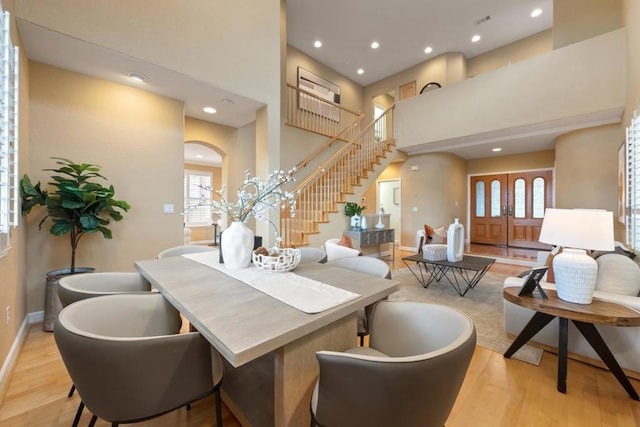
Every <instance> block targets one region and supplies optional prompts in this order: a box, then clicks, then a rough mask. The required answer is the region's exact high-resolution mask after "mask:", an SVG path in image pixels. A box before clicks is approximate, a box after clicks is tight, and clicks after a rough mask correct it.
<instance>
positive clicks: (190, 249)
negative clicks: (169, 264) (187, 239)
mask: <svg viewBox="0 0 640 427" xmlns="http://www.w3.org/2000/svg"><path fill="white" fill-rule="evenodd" d="M217 250H218V248H216V247H213V246H204V245H182V246H174V247H172V248H168V249H165V250H163V251H162V252H160V253H159V254H158V258H167V257H172V256H180V255H184V254H195V253H198V252H213V251H217Z"/></svg>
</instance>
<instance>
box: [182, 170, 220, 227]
mask: <svg viewBox="0 0 640 427" xmlns="http://www.w3.org/2000/svg"><path fill="white" fill-rule="evenodd" d="M212 184H213V174H212V173H211V172H203V171H195V170H185V171H184V206H185V209H184V212H185V219H184V221H185V223H186V225H187V226H197V225H211V224H212V222H213V216H212V214H213V212H212V208H211V206H210V205H208V204H207V205H203V206H199V205H200V204H201V202H202V200H206V199H209V198H210V197H211V194H210V192H209V191H206V190H204V189H203V188H202V187H209V188H211V186H212Z"/></svg>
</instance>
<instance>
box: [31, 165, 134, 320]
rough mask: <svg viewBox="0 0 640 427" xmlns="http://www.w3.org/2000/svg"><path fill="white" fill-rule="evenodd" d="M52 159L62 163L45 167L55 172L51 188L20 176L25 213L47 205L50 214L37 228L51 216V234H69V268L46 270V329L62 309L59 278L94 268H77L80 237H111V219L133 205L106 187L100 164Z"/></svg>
mask: <svg viewBox="0 0 640 427" xmlns="http://www.w3.org/2000/svg"><path fill="white" fill-rule="evenodd" d="M53 159H54V160H56V164H57V165H59V167H58V168H57V169H44V171H50V172H52V175H51V181H50V182H49V183H48V184H49V185H50V186H51V187H52V190H51V191H47V189H42V188H41V185H40V182H38V183H36V184H35V185H34V184H33V183H32V182H31V179H30V178H29V177H28V176H27V175H25V176H24V177H23V178H22V179H21V180H20V196H21V198H22V214H23V215H27V214H28V213H29V212H31V209H32V208H34V207H35V206H44V207H45V208H46V210H47V214H46V215H45V217H44V218H42V220H41V221H40V223H39V224H38V228H39V229H42V224H43V223H44V222H45V221H46V220H47V219H50V220H51V227H50V228H49V232H50V233H51V234H53V235H54V236H64V235H69V245H70V249H71V254H70V255H71V265H70V268H65V269H61V270H55V271H50V272H49V273H47V289H46V292H47V295H46V300H47V301H46V303H45V330H51V329H53V322H54V321H55V316H56V315H57V311H59V310H60V302H59V300H58V299H57V282H58V280H59V278H60V277H61V276H64V275H66V274H75V273H82V272H88V271H93V268H76V251H77V249H78V244H79V243H80V240H81V239H82V238H83V237H84V236H85V235H87V234H92V233H101V234H102V236H103V237H104V238H106V239H111V237H112V236H111V230H109V228H107V227H108V225H109V224H110V223H111V220H113V221H120V220H121V219H122V213H121V211H125V212H126V211H128V210H129V208H130V206H129V203H127V202H125V201H124V200H116V199H114V195H115V189H114V188H113V185H109V186H108V187H105V186H103V185H102V184H101V183H100V182H98V180H105V181H106V178H105V177H104V176H102V175H101V174H100V169H101V168H100V166H97V165H93V164H89V163H75V162H73V161H72V160H69V159H65V158H61V157H53ZM48 317H49V319H48ZM51 317H53V319H51ZM49 323H51V324H50V325H49ZM48 328H51V329H48Z"/></svg>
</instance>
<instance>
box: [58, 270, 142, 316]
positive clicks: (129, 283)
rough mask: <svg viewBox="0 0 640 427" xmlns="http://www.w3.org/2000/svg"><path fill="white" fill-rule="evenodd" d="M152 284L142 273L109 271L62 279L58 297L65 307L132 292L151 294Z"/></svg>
mask: <svg viewBox="0 0 640 427" xmlns="http://www.w3.org/2000/svg"><path fill="white" fill-rule="evenodd" d="M150 290H151V284H150V283H149V282H148V281H147V279H145V278H144V277H143V276H142V275H141V274H140V273H135V272H120V271H107V272H100V273H86V274H73V275H69V276H65V277H62V278H61V279H60V282H59V286H58V296H59V297H60V302H61V303H62V306H63V307H66V306H68V305H69V304H71V303H74V302H76V301H80V300H82V299H87V298H93V297H98V296H103V295H111V294H121V293H130V292H149V291H150Z"/></svg>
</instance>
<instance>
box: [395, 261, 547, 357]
mask: <svg viewBox="0 0 640 427" xmlns="http://www.w3.org/2000/svg"><path fill="white" fill-rule="evenodd" d="M412 268H413V267H412ZM392 275H393V279H395V280H399V281H400V289H399V290H398V291H396V292H394V293H393V294H391V295H389V300H391V301H420V302H432V303H436V304H443V305H447V306H450V307H454V308H457V309H458V310H460V311H462V312H464V313H466V314H467V315H468V316H469V317H471V319H472V320H473V322H474V324H475V326H476V335H477V344H478V345H479V346H480V347H484V348H486V349H489V350H492V351H495V352H497V353H501V354H504V352H505V351H506V350H507V348H508V347H509V345H511V342H512V340H511V339H509V338H507V336H506V333H505V331H504V314H503V309H502V304H503V303H502V287H503V286H502V284H503V283H504V279H505V278H506V277H507V276H505V275H504V274H498V273H492V272H491V271H489V272H487V274H485V276H484V277H483V278H482V280H480V282H479V283H478V284H477V285H476V287H475V288H474V289H471V290H470V291H469V292H467V294H466V295H465V296H464V297H461V296H460V295H458V293H457V292H456V291H455V289H453V286H451V284H449V282H448V281H447V280H446V279H442V281H440V282H433V283H432V284H431V285H430V286H429V287H428V288H427V289H425V288H423V287H422V285H420V284H419V283H418V281H417V280H416V278H415V277H414V276H413V274H411V272H410V271H409V269H408V268H403V269H401V270H396V271H394V272H393V274H392ZM512 358H513V359H518V360H522V361H524V362H527V363H531V364H534V365H538V364H539V363H540V359H541V358H542V350H540V349H538V348H535V347H531V346H529V345H524V346H522V348H520V350H518V351H517V352H516V353H515V354H514V355H513V356H512Z"/></svg>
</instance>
